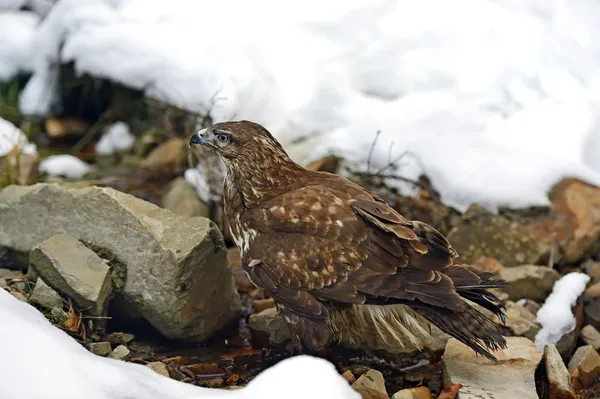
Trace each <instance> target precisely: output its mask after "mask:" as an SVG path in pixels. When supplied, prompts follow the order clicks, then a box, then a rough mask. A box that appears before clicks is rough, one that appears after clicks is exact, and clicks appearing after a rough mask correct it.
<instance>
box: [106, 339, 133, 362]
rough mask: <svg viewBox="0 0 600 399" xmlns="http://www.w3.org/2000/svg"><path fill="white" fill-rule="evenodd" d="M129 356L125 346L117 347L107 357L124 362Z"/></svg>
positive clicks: (129, 352)
mask: <svg viewBox="0 0 600 399" xmlns="http://www.w3.org/2000/svg"><path fill="white" fill-rule="evenodd" d="M107 343H108V342H107ZM109 345H110V344H109ZM130 354H131V351H130V350H129V349H127V347H126V346H125V345H119V346H117V347H116V348H115V349H114V350H113V351H112V352H111V353H110V354H109V355H108V357H110V358H111V359H117V360H125V359H127V358H128V357H129V355H130Z"/></svg>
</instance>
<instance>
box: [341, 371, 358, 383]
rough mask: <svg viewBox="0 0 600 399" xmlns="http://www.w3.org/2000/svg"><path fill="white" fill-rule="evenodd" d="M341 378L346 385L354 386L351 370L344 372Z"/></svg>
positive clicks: (354, 379)
mask: <svg viewBox="0 0 600 399" xmlns="http://www.w3.org/2000/svg"><path fill="white" fill-rule="evenodd" d="M342 377H344V379H345V380H346V381H348V384H350V385H352V384H354V382H355V381H356V377H355V376H354V374H353V373H352V371H351V370H346V371H344V373H343V374H342Z"/></svg>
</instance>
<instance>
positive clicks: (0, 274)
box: [0, 223, 23, 280]
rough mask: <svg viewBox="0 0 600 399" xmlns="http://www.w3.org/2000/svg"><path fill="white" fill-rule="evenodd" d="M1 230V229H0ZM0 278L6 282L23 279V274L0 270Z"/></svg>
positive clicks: (18, 271) (15, 271)
mask: <svg viewBox="0 0 600 399" xmlns="http://www.w3.org/2000/svg"><path fill="white" fill-rule="evenodd" d="M0 224H1V223H0ZM1 228H2V227H0V229H1ZM0 278H3V279H6V280H12V279H13V278H23V272H22V271H20V270H10V269H0Z"/></svg>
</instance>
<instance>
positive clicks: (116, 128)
mask: <svg viewBox="0 0 600 399" xmlns="http://www.w3.org/2000/svg"><path fill="white" fill-rule="evenodd" d="M134 142H135V137H134V136H133V134H131V132H130V131H129V126H127V125H126V124H125V123H123V122H116V123H113V124H112V125H111V126H110V127H109V128H108V130H107V131H106V132H105V133H104V134H103V135H102V137H100V140H98V143H97V144H96V154H100V155H111V154H114V153H115V152H119V151H127V150H129V149H130V148H131V147H133V143H134Z"/></svg>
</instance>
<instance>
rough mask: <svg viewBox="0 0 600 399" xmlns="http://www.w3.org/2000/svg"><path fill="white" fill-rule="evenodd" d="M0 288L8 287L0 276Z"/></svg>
mask: <svg viewBox="0 0 600 399" xmlns="http://www.w3.org/2000/svg"><path fill="white" fill-rule="evenodd" d="M0 288H8V283H7V282H6V280H5V279H4V278H2V277H0Z"/></svg>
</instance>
